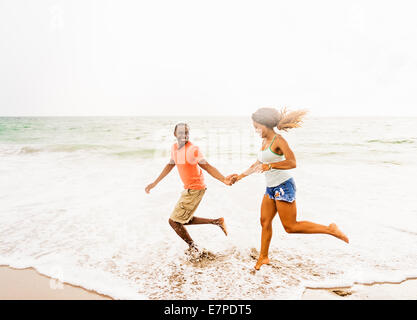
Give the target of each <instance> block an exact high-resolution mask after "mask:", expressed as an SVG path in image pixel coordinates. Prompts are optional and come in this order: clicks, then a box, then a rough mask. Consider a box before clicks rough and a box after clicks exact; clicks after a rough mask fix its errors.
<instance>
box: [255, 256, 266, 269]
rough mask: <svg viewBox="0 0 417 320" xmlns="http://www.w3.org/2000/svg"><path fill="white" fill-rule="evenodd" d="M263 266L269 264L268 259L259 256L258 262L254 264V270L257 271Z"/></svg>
mask: <svg viewBox="0 0 417 320" xmlns="http://www.w3.org/2000/svg"><path fill="white" fill-rule="evenodd" d="M263 264H269V258H268V257H261V256H259V259H258V261H257V262H256V265H255V269H256V270H259V269H260V268H261V266H262V265H263Z"/></svg>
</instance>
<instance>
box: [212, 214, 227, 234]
mask: <svg viewBox="0 0 417 320" xmlns="http://www.w3.org/2000/svg"><path fill="white" fill-rule="evenodd" d="M214 224H215V225H217V226H219V227H220V229H222V231H223V232H224V234H225V235H226V236H227V228H226V224H225V223H224V218H219V219H217V221H216V222H215V223H214Z"/></svg>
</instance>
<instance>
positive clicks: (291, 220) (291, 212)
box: [275, 200, 349, 243]
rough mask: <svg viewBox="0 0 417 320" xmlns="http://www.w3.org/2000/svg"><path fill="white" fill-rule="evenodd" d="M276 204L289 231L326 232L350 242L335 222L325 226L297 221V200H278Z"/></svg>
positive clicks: (283, 223) (285, 227) (282, 221)
mask: <svg viewBox="0 0 417 320" xmlns="http://www.w3.org/2000/svg"><path fill="white" fill-rule="evenodd" d="M275 204H276V207H277V210H278V214H279V217H280V219H281V223H282V226H283V227H284V229H285V231H286V232H287V233H324V234H329V235H332V236H334V237H336V238H338V239H340V240H343V241H345V242H346V243H349V239H348V237H347V236H346V235H345V234H344V233H343V232H342V231H340V230H339V228H338V227H337V225H336V224H334V223H331V224H330V225H328V226H324V225H321V224H317V223H314V222H310V221H297V206H296V203H295V200H294V202H285V201H280V200H276V201H275Z"/></svg>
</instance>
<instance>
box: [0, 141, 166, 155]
mask: <svg viewBox="0 0 417 320" xmlns="http://www.w3.org/2000/svg"><path fill="white" fill-rule="evenodd" d="M76 152H86V153H96V154H97V153H98V154H103V155H108V156H116V157H119V158H153V157H167V156H168V155H169V150H165V149H157V148H134V147H127V146H123V145H101V144H54V145H43V146H39V145H33V146H23V147H22V146H16V145H10V146H2V147H1V148H0V156H7V155H22V156H24V155H34V154H41V153H69V154H71V153H76Z"/></svg>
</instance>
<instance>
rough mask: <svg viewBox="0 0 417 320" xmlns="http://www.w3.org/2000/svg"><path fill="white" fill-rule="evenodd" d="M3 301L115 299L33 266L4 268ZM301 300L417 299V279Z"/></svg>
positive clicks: (309, 292) (323, 291) (319, 292)
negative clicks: (50, 274) (45, 272)
mask: <svg viewBox="0 0 417 320" xmlns="http://www.w3.org/2000/svg"><path fill="white" fill-rule="evenodd" d="M0 283H1V284H2V286H1V287H0V300H115V299H113V298H112V297H110V296H107V295H104V294H101V293H98V292H96V291H93V290H88V289H85V288H83V287H81V286H76V285H72V284H70V283H66V282H60V281H58V280H56V279H53V278H51V277H49V276H46V275H43V274H41V273H39V272H38V271H37V270H36V269H34V268H32V267H28V268H24V269H17V268H13V267H10V266H6V265H0ZM300 299H301V300H417V277H415V278H414V277H413V278H408V279H405V280H403V281H400V282H388V281H387V282H373V283H369V284H361V283H354V284H353V285H352V286H346V287H333V288H309V287H307V288H305V289H304V291H303V294H302V296H301V298H300Z"/></svg>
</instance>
